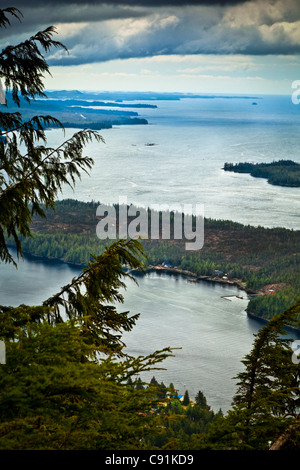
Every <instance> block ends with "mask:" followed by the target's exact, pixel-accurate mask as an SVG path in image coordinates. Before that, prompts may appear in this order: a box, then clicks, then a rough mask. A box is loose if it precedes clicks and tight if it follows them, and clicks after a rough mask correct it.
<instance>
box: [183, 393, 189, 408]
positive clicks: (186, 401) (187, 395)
mask: <svg viewBox="0 0 300 470" xmlns="http://www.w3.org/2000/svg"><path fill="white" fill-rule="evenodd" d="M182 404H183V406H188V405H189V404H190V396H189V392H188V390H186V391H185V392H184V396H183V401H182Z"/></svg>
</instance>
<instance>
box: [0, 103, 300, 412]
mask: <svg viewBox="0 0 300 470" xmlns="http://www.w3.org/2000/svg"><path fill="white" fill-rule="evenodd" d="M252 102H253V100H252V99H242V98H235V99H225V98H215V99H209V98H205V99H184V100H181V101H158V102H157V103H155V104H157V105H158V108H157V109H145V110H142V109H141V110H139V114H140V116H141V117H145V118H146V119H148V121H149V125H147V126H122V127H118V128H113V129H110V130H103V131H101V134H102V135H103V137H104V138H105V142H106V143H105V144H95V143H93V144H89V145H88V146H87V148H86V152H85V153H86V154H88V155H90V156H92V157H93V158H94V160H95V165H94V167H93V169H92V171H91V174H90V176H86V175H82V179H81V181H79V182H78V184H77V185H76V188H75V190H74V191H72V190H70V189H69V188H64V191H63V194H62V195H61V198H66V197H71V198H75V199H79V200H83V201H90V200H92V199H93V200H96V201H101V202H102V203H116V202H118V200H119V197H120V196H122V197H127V200H128V202H129V203H132V204H135V205H137V206H144V207H148V206H151V205H152V204H168V205H170V206H171V205H172V204H181V205H184V204H192V205H193V206H195V205H196V204H204V215H205V216H206V217H212V218H216V219H230V220H234V221H237V222H241V223H244V224H251V225H256V226H257V225H262V226H267V227H274V226H283V227H288V228H293V229H300V218H299V217H300V188H282V187H279V186H271V185H269V184H268V183H267V181H266V180H264V179H257V178H252V177H251V176H250V175H239V174H234V173H227V172H224V171H223V170H222V167H223V165H224V163H225V162H226V161H227V162H240V161H253V162H271V161H273V160H278V159H293V160H295V161H297V162H300V146H299V125H300V114H299V112H300V106H296V105H293V104H292V102H291V99H290V97H288V96H284V97H274V96H263V97H259V99H255V102H257V105H253V104H252ZM151 104H153V103H152V102H151ZM73 132H75V130H74V129H68V130H67V131H66V137H65V138H67V137H68V136H71V135H72V133H73ZM48 138H49V145H55V144H57V145H59V144H60V143H61V142H62V139H63V138H64V136H63V135H62V133H61V132H60V131H58V130H51V131H49V132H48ZM148 144H154V145H148ZM95 228H96V227H95ZM78 272H79V269H78V268H74V267H71V266H68V265H65V264H63V263H56V262H54V261H48V262H45V261H42V260H39V259H35V258H31V257H29V258H26V259H25V261H24V262H20V265H19V269H18V270H16V269H15V268H14V267H13V266H5V265H3V264H2V265H1V264H0V304H2V305H19V304H20V303H27V304H38V303H40V302H42V300H44V299H46V298H48V297H50V296H51V295H52V294H54V293H55V292H57V291H58V289H59V288H60V287H62V286H63V285H65V284H66V283H68V282H69V281H70V280H71V279H72V277H74V276H75V275H76V274H77V273H78ZM138 282H139V286H136V285H135V284H133V283H129V284H128V286H127V290H126V291H125V292H124V296H125V303H124V305H123V306H122V307H120V310H122V311H125V310H127V309H128V310H130V311H131V313H132V314H135V313H140V314H141V315H140V318H139V320H138V322H137V325H136V327H135V328H134V330H133V331H132V332H131V333H129V334H126V335H124V340H125V342H126V344H127V347H128V352H130V353H131V354H134V355H145V354H150V353H151V352H153V351H154V350H157V349H161V348H164V347H167V346H170V347H176V348H181V349H178V350H176V351H174V354H175V357H174V358H169V359H167V361H165V363H163V364H162V367H166V369H167V370H164V371H153V373H152V372H151V373H150V375H151V376H152V375H155V376H156V378H157V379H159V380H160V381H163V382H164V383H165V384H166V385H169V383H170V382H173V383H174V385H175V387H176V388H177V389H178V390H179V392H180V393H184V391H185V390H186V389H188V390H189V394H190V397H191V398H194V396H195V395H196V393H197V392H198V390H201V391H203V392H204V394H205V395H206V397H207V400H208V403H209V404H210V405H211V406H212V408H213V409H214V410H216V411H218V409H219V408H222V410H223V411H226V410H227V409H229V408H230V404H231V399H232V396H233V394H234V392H235V382H234V380H233V377H234V376H235V375H236V373H238V372H239V371H241V370H242V364H241V360H242V359H243V357H244V355H245V354H247V353H248V352H249V351H250V349H251V345H252V343H253V339H254V337H253V334H255V333H256V332H257V330H258V329H259V328H260V327H261V324H260V323H258V322H257V321H256V320H253V319H249V318H248V317H247V314H246V311H245V309H246V306H247V303H248V299H247V296H246V295H245V293H243V292H241V291H239V290H238V289H237V288H235V287H230V286H222V285H216V284H209V283H205V282H202V283H197V284H194V283H189V282H188V280H187V279H186V278H182V277H180V276H178V277H174V276H170V275H158V274H155V273H152V274H149V275H147V276H145V277H141V278H139V279H138ZM237 295H238V296H242V297H243V299H240V298H238V297H237ZM296 337H298V336H297V335H295V338H296Z"/></svg>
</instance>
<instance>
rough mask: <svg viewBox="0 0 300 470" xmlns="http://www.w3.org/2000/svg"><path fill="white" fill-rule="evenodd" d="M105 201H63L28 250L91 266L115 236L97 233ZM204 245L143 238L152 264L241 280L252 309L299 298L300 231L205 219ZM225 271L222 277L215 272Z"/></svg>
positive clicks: (40, 222) (262, 313)
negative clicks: (106, 237)
mask: <svg viewBox="0 0 300 470" xmlns="http://www.w3.org/2000/svg"><path fill="white" fill-rule="evenodd" d="M98 205H99V203H96V202H90V203H85V202H81V201H76V200H63V201H57V202H56V204H55V212H54V211H52V210H49V211H47V219H46V220H45V219H43V218H39V217H36V218H35V219H34V220H33V223H32V230H33V233H34V237H33V238H27V239H24V240H23V246H24V250H25V251H27V252H29V253H31V254H35V255H37V256H45V257H54V258H59V259H62V260H64V261H66V262H69V263H76V264H77V263H78V264H83V265H86V264H87V263H88V261H89V259H90V254H91V253H92V254H95V253H102V252H103V250H104V247H105V246H107V245H108V244H109V243H110V240H100V239H98V238H97V236H96V225H97V222H98V220H99V219H98V218H97V217H96V209H97V207H98ZM204 234H205V239H204V246H203V248H202V249H201V250H198V251H195V252H193V251H187V250H185V245H184V240H174V239H173V240H170V241H169V240H150V239H149V240H141V242H142V245H143V247H144V250H145V253H146V256H147V265H148V267H149V266H157V265H161V264H162V263H165V264H168V265H170V266H172V267H177V270H178V271H179V269H181V270H186V271H190V272H191V273H194V274H195V275H196V276H198V277H200V276H208V277H210V278H212V279H215V280H216V281H219V282H225V281H224V280H223V279H222V278H223V276H224V275H225V274H226V277H227V280H226V282H236V283H237V284H238V285H240V286H241V287H243V288H245V289H246V290H247V291H248V292H249V293H250V294H259V295H253V296H252V297H251V300H250V302H249V305H248V310H249V312H251V313H252V314H254V315H257V316H259V317H262V318H265V319H270V318H271V317H272V316H273V315H275V314H277V313H280V312H282V311H284V310H285V309H286V308H288V307H290V306H291V305H293V304H294V303H295V302H296V301H297V299H298V298H299V292H300V275H299V269H300V268H299V266H300V251H299V247H300V232H299V231H294V230H289V229H284V228H273V229H266V228H263V227H257V228H256V227H251V226H244V225H241V224H238V223H235V222H231V221H225V220H224V221H223V220H211V219H205V224H204ZM216 270H219V271H221V273H222V275H220V276H216V275H215V271H216Z"/></svg>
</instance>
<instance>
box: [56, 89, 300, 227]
mask: <svg viewBox="0 0 300 470" xmlns="http://www.w3.org/2000/svg"><path fill="white" fill-rule="evenodd" d="M255 102H256V103H257V105H253V104H252V103H253V100H252V99H242V98H234V99H228V98H227V99H226V98H215V99H209V98H207V99H182V100H180V101H157V102H154V103H155V104H157V105H158V108H157V109H145V110H142V109H141V110H139V114H140V116H141V117H143V118H146V119H147V120H148V122H149V124H148V125H146V126H121V127H119V128H113V129H109V130H103V131H101V132H100V133H101V135H102V136H103V137H104V139H105V144H94V143H93V144H90V145H89V146H88V148H87V149H86V152H87V154H88V155H90V156H92V157H93V158H94V160H95V165H94V167H93V169H92V171H91V174H90V176H87V175H83V176H82V180H81V181H80V182H78V184H77V185H76V188H75V191H73V190H71V189H69V188H65V190H64V192H63V195H62V198H64V197H72V198H76V199H81V200H85V201H89V200H91V199H93V200H96V201H100V202H102V203H105V204H106V203H117V202H118V201H119V198H120V197H126V198H127V201H128V203H132V204H135V205H137V206H143V207H149V206H151V205H152V204H167V205H169V206H171V205H172V204H179V205H180V207H182V208H183V209H184V205H187V204H191V205H192V207H193V211H194V208H195V207H196V205H197V204H203V205H204V215H205V216H206V217H211V218H214V219H229V220H234V221H236V222H241V223H243V224H251V225H254V226H257V225H262V226H265V227H274V226H283V227H287V228H293V229H299V228H300V188H287V187H280V186H273V185H270V184H268V182H267V180H265V179H262V178H253V177H252V176H250V175H247V174H244V175H243V174H237V173H231V172H224V170H222V168H223V165H224V163H225V162H241V161H250V162H271V161H273V160H279V159H293V160H294V161H297V162H300V145H299V128H300V105H298V106H297V105H294V104H293V103H292V101H291V98H290V97H289V96H261V97H260V98H259V99H256V100H255ZM73 132H74V130H71V129H68V135H71V134H72V133H73ZM61 139H62V135H61V133H60V131H57V130H55V131H51V132H49V142H50V141H51V142H52V141H54V142H56V143H59V142H61ZM148 144H154V145H150V146H149V145H148Z"/></svg>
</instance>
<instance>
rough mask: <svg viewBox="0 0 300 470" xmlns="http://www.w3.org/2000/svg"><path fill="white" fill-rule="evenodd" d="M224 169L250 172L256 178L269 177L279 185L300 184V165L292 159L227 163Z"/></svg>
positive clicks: (269, 181)
mask: <svg viewBox="0 0 300 470" xmlns="http://www.w3.org/2000/svg"><path fill="white" fill-rule="evenodd" d="M224 170H225V171H234V172H236V173H250V175H251V176H254V177H256V178H267V180H268V183H270V184H276V185H279V186H297V187H298V186H300V165H299V163H296V162H293V161H292V160H279V161H277V162H275V161H273V162H272V163H247V162H244V163H236V164H233V163H225V164H224Z"/></svg>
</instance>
